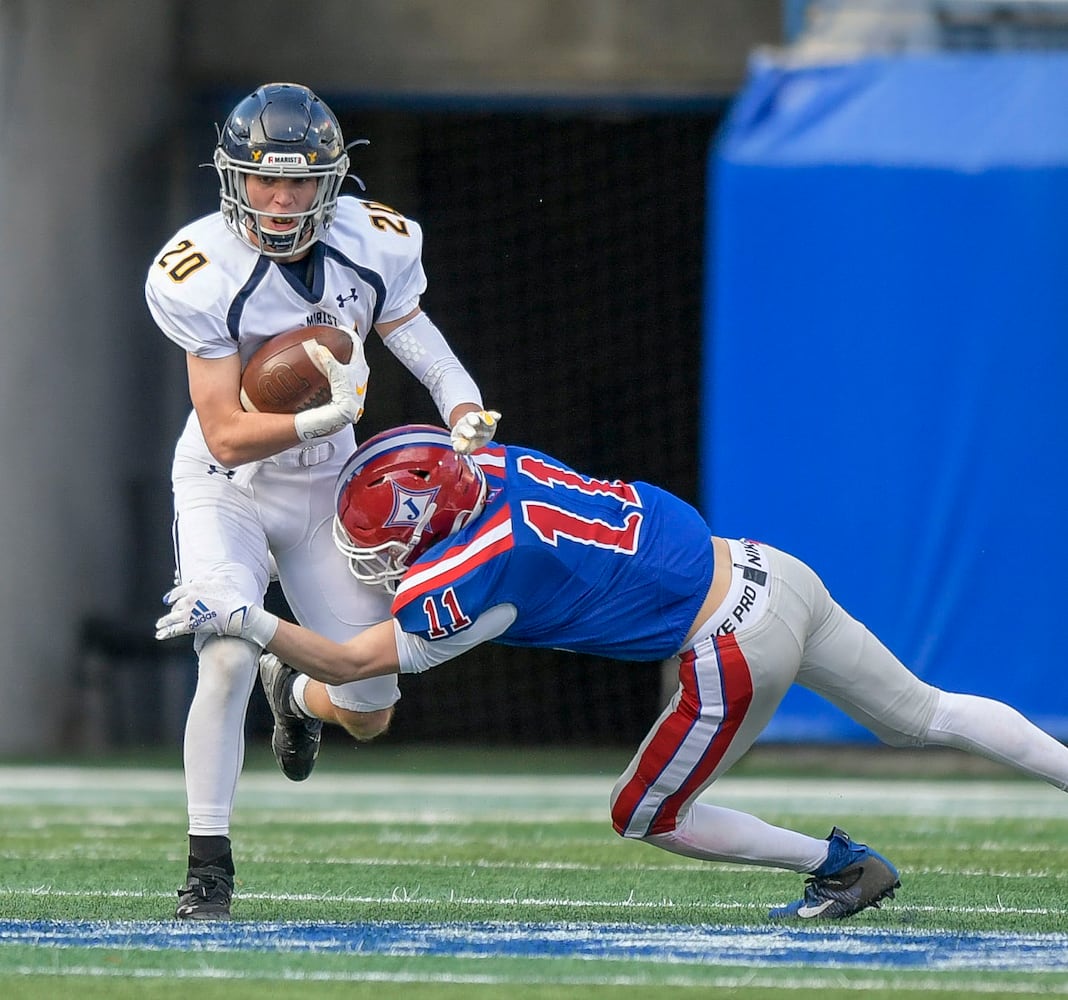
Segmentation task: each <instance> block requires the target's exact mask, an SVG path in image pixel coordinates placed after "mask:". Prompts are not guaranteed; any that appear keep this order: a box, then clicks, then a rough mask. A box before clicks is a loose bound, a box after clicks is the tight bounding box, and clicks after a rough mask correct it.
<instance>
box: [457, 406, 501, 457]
mask: <svg viewBox="0 0 1068 1000" xmlns="http://www.w3.org/2000/svg"><path fill="white" fill-rule="evenodd" d="M500 419H501V415H500V414H499V413H498V412H497V411H496V410H478V411H476V412H474V413H465V414H464V415H463V416H462V417H460V419H459V420H457V421H456V425H455V426H454V427H453V429H452V433H451V437H452V448H453V451H458V452H459V453H460V454H461V455H470V454H471V452H473V451H475V450H476V449H478V448H481V447H483V445H487V444H489V443H490V441H492V440H493V435H494V434H495V433H496V432H497V421H498V420H500Z"/></svg>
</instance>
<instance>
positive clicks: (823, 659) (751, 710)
mask: <svg viewBox="0 0 1068 1000" xmlns="http://www.w3.org/2000/svg"><path fill="white" fill-rule="evenodd" d="M730 546H731V555H732V561H733V563H734V566H735V572H734V579H733V582H732V587H731V591H730V593H729V594H728V596H727V598H726V600H725V601H724V602H723V604H722V605H721V606H720V608H719V609H717V611H716V612H714V613H713V614H712V615H711V616H710V617H709V619H708V621H707V622H705V623H704V625H703V626H702V627H701V629H700V630H699V631H698V632H697V634H696V636H695V638H694V640H693V642H692V644H691V645H690V646H689V647H688V648H686V649H684V650H682V651H681V652H680V654H679V680H680V683H679V688H678V690H677V692H676V693H675V695H674V697H673V698H672V700H671V702H670V704H669V705H668V706H667V708H666V709H665V710H664V712H663V713H662V714H661V716H660V718H659V719H658V720H657V721H656V723H655V724H654V726H653V728H652V730H650V732H649V734H648V736H646V738H645V740H644V741H643V742H642V745H641V746H640V747H639V748H638V752H637V753H636V754H635V756H634V758H633V759H632V760H631V762H630V764H629V765H628V767H627V769H626V771H625V772H624V773H623V775H622V776H621V777H620V779H619V781H618V782H617V783H616V785H615V788H614V789H613V791H612V802H611V807H612V821H613V825H614V826H615V828H616V830H617V832H619V833H620V834H621V835H622V836H624V837H633V838H636V839H643V840H647V841H648V842H650V843H652V844H655V845H656V846H658V847H662V848H664V849H665V850H668V851H672V852H674V853H677V854H683V855H686V856H689V857H697V858H704V859H707V860H717V861H731V862H735V863H741V864H745V863H748V864H760V865H768V866H772V867H778V868H786V869H789V870H792V871H804V872H810V871H812V870H814V869H815V868H816V867H818V866H819V864H820V863H821V862H822V861H823V860H824V858H825V857H826V853H827V846H828V845H827V841H826V840H820V839H816V838H813V837H809V836H806V835H803V834H800V833H795V832H793V831H791V830H784V829H781V828H779V827H773V826H771V825H769V824H767V823H765V822H763V821H762V820H759V819H757V818H756V817H754V816H749V815H746V814H745V813H740V812H737V811H735V810H731V809H725V808H722V807H718V806H712V805H708V804H704V803H697V802H696V801H695V800H696V799H697V797H698V796H699V795H700V794H701V793H702V792H703V791H704V790H705V789H707V788H708V787H709V786H710V785H711V784H712V783H713V782H714V781H715V780H716V779H717V778H718V777H719V776H720V775H722V774H723V773H724V772H726V771H727V770H728V769H729V768H730V767H731V765H733V764H734V763H735V762H736V761H737V760H738V759H739V758H740V757H741V756H742V755H743V754H744V753H745V752H746V751H747V750H748V749H749V748H750V747H751V746H752V744H753V742H754V741H755V740H756V738H757V737H758V736H759V735H760V733H761V732H762V731H763V730H764V728H765V727H766V726H767V724H768V722H769V721H770V720H771V717H772V714H773V713H774V712H775V710H776V708H777V707H778V705H779V703H780V701H781V700H782V698H783V696H784V695H785V694H786V692H787V690H788V689H789V687H790V685H791V684H799V685H801V686H802V687H805V688H808V689H809V690H811V691H814V692H816V693H817V694H819V695H821V696H822V697H824V698H826V699H827V700H828V701H830V702H832V703H833V704H835V705H837V706H838V707H839V708H840V709H842V710H843V711H844V712H845V713H846V714H847V715H849V716H850V717H851V718H853V719H855V720H856V721H857V722H859V723H861V724H862V725H864V726H865V727H867V728H868V729H870V730H871V731H872V732H873V733H874V734H875V735H876V736H878V737H879V739H880V740H882V741H883V742H885V743H888V744H890V745H891V746H898V747H903V746H924V745H929V746H951V747H956V748H957V749H960V750H966V751H969V752H971V753H975V754H978V755H980V756H982V757H987V758H989V759H991V760H996V761H998V762H1000V763H1002V764H1007V765H1009V766H1010V767H1013V768H1015V769H1016V770H1018V771H1022V772H1024V773H1026V774H1029V775H1032V776H1034V777H1037V778H1042V779H1043V780H1045V781H1048V782H1049V783H1050V784H1053V785H1055V786H1056V787H1058V788H1061V789H1068V747H1065V746H1064V745H1062V744H1061V743H1059V742H1058V741H1057V740H1055V739H1053V737H1051V736H1049V735H1048V734H1046V733H1044V732H1043V731H1042V730H1041V729H1039V728H1038V727H1037V726H1035V725H1033V724H1032V723H1031V722H1029V721H1028V720H1027V719H1025V718H1024V717H1023V716H1022V715H1021V714H1020V713H1019V712H1017V711H1016V710H1015V709H1012V708H1010V707H1009V706H1007V705H1004V704H1002V703H1001V702H998V701H994V700H992V699H989V698H980V697H976V696H973V695H961V694H951V693H949V692H945V691H940V690H939V689H938V688H935V687H932V686H931V685H930V684H926V683H924V682H923V681H921V680H920V679H919V678H918V677H916V676H915V675H914V674H913V673H911V671H909V670H908V669H907V668H906V667H905V666H904V665H903V664H902V663H901V662H900V661H899V660H898V659H897V658H896V657H895V656H894V655H893V654H892V653H891V652H890V651H889V650H888V649H887V648H886V647H885V646H884V645H883V644H882V643H881V642H879V640H878V639H876V638H875V636H873V635H872V634H871V632H869V631H868V629H867V628H865V627H864V626H863V625H862V624H860V623H859V622H858V621H856V620H855V619H853V618H851V617H850V616H849V615H848V614H846V612H845V611H844V610H843V609H842V608H841V607H840V606H839V605H838V604H837V603H836V602H835V601H834V600H833V599H832V598H831V596H830V595H829V594H828V593H827V589H826V588H825V587H824V585H823V583H822V582H821V581H820V579H819V577H817V575H816V574H815V573H814V572H813V571H812V570H811V569H810V568H809V567H808V566H806V565H805V564H804V563H802V562H801V561H800V560H798V559H796V558H794V557H793V556H790V555H787V554H786V553H785V552H781V551H779V550H778V549H774V548H772V547H770V546H767V545H759V544H757V543H754V542H748V541H746V542H738V541H733V540H732V541H731V542H730Z"/></svg>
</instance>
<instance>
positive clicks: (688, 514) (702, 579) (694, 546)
mask: <svg viewBox="0 0 1068 1000" xmlns="http://www.w3.org/2000/svg"><path fill="white" fill-rule="evenodd" d="M476 459H477V460H478V462H479V464H480V466H481V467H482V468H483V470H484V471H485V472H486V476H487V481H488V484H489V498H488V501H487V504H486V508H485V510H484V512H483V513H482V514H481V516H480V517H478V518H477V519H475V521H474V522H473V523H471V524H469V525H467V526H466V527H464V528H463V529H461V531H459V532H458V533H457V534H455V535H452V536H451V537H449V538H447V539H445V540H444V541H442V542H439V543H438V544H437V545H435V546H433V547H432V548H430V549H428V550H427V551H426V552H425V553H424V554H423V555H422V556H421V557H420V558H419V559H418V560H417V561H416V562H415V563H414V564H413V565H412V566H411V567H410V569H409V570H408V572H407V573H406V574H405V577H404V580H403V581H402V583H401V585H400V586H399V587H398V589H397V594H396V596H395V598H394V602H393V615H394V617H396V618H397V619H398V621H399V622H400V624H401V627H402V628H403V629H404V631H405V632H409V633H412V634H414V635H418V636H420V637H421V638H423V639H425V640H428V641H429V642H434V641H435V640H442V639H446V638H448V637H450V636H454V635H457V633H459V632H460V631H462V630H463V629H465V628H468V627H469V626H470V625H471V624H472V623H473V622H474V621H476V620H477V619H478V617H479V616H480V615H481V614H482V613H483V612H484V611H486V610H487V609H489V608H492V607H495V606H497V605H500V604H511V605H514V607H515V608H516V612H517V613H516V617H515V620H514V621H513V622H512V624H511V625H510V626H509V627H508V628H507V629H506V630H505V631H504V632H503V633H502V634H500V635H499V636H497V637H496V639H495V640H494V641H496V642H502V643H506V644H510V645H514V646H541V647H551V648H556V649H567V650H573V651H575V652H581V653H593V654H596V655H599V656H606V657H612V658H614V659H620V660H661V659H664V658H666V657H668V656H671V655H672V654H674V653H676V652H677V651H678V649H679V647H680V646H681V645H682V642H683V640H684V638H685V637H686V633H687V632H688V631H689V629H690V627H691V626H692V625H693V622H694V618H695V617H696V616H697V612H698V610H699V609H700V607H701V603H702V602H703V601H704V598H705V595H706V593H707V592H708V587H709V585H710V583H711V581H712V569H713V553H712V544H711V534H712V532H711V530H710V528H709V527H708V525H707V524H706V523H705V521H704V519H703V518H702V517H701V515H700V514H699V513H698V512H697V511H696V510H695V509H694V508H693V507H691V506H690V505H689V504H687V503H685V502H684V501H682V500H680V499H678V498H677V497H675V496H673V495H672V494H670V493H667V492H665V491H664V490H662V489H659V488H658V487H656V486H652V485H650V484H648V483H642V482H636V483H624V482H620V481H619V480H613V481H608V480H598V479H592V478H590V477H589V476H583V475H581V474H579V473H577V472H575V471H574V470H573V469H570V468H568V467H567V466H566V465H564V464H563V463H561V462H560V461H558V460H557V459H554V458H551V457H549V456H548V455H544V454H542V453H540V452H537V451H533V450H532V449H529V448H521V447H516V446H505V447H489V448H485V449H483V450H481V451H480V452H478V453H477V456H476Z"/></svg>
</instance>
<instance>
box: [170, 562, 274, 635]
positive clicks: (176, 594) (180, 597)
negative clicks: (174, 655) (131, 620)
mask: <svg viewBox="0 0 1068 1000" xmlns="http://www.w3.org/2000/svg"><path fill="white" fill-rule="evenodd" d="M163 603H164V604H169V605H170V611H168V612H167V613H166V614H165V615H164V616H163V617H162V618H160V619H159V620H158V621H157V622H156V638H157V639H171V638H173V637H174V636H177V635H189V634H190V633H192V632H200V633H204V634H207V635H231V636H235V637H236V638H238V639H247V640H248V641H249V642H254V643H256V645H258V646H266V645H267V643H268V642H270V641H271V638H272V637H273V636H274V633H275V629H276V628H277V627H278V619H277V618H276V617H275V616H274V615H272V614H271V613H270V612H268V611H264V610H263V608H261V607H257V606H256V605H255V604H249V603H248V602H247V601H244V600H242V599H241V596H240V595H239V594H238V592H237V589H236V588H235V587H234V585H233V584H232V583H230V582H229V581H228V580H226V579H224V578H222V577H217V576H210V577H203V578H201V579H200V580H191V581H189V582H188V583H182V584H179V585H178V586H177V587H175V588H174V589H173V590H171V591H169V592H168V593H166V594H164V595H163Z"/></svg>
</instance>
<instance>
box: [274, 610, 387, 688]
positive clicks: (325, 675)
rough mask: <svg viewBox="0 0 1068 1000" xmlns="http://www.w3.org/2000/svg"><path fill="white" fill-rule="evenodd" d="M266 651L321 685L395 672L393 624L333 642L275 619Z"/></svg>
mask: <svg viewBox="0 0 1068 1000" xmlns="http://www.w3.org/2000/svg"><path fill="white" fill-rule="evenodd" d="M267 648H268V649H269V650H270V651H271V652H272V653H274V654H275V656H278V657H279V658H281V659H282V660H283V661H284V662H285V663H288V664H289V665H290V666H291V667H295V668H296V669H297V670H299V671H301V673H305V674H307V675H308V676H309V677H311V678H313V679H314V680H317V681H322V682H323V683H324V684H347V683H348V682H349V681H361V680H364V679H365V678H367V677H381V676H382V675H383V674H395V673H398V671H399V664H398V660H397V640H396V637H395V633H394V630H393V622H392V621H387V622H379V623H378V624H377V625H372V626H371V627H370V628H368V629H364V631H363V632H361V633H360V634H359V635H357V636H355V637H354V638H352V639H349V640H348V641H347V642H343V643H337V642H331V640H329V639H327V638H325V637H324V636H321V635H319V634H318V633H317V632H312V631H309V630H308V629H306V628H302V627H301V626H300V625H294V624H293V622H287V621H284V620H282V619H279V620H278V629H277V630H276V631H275V633H274V636H273V637H272V639H271V641H270V642H269V643H268V644H267Z"/></svg>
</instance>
